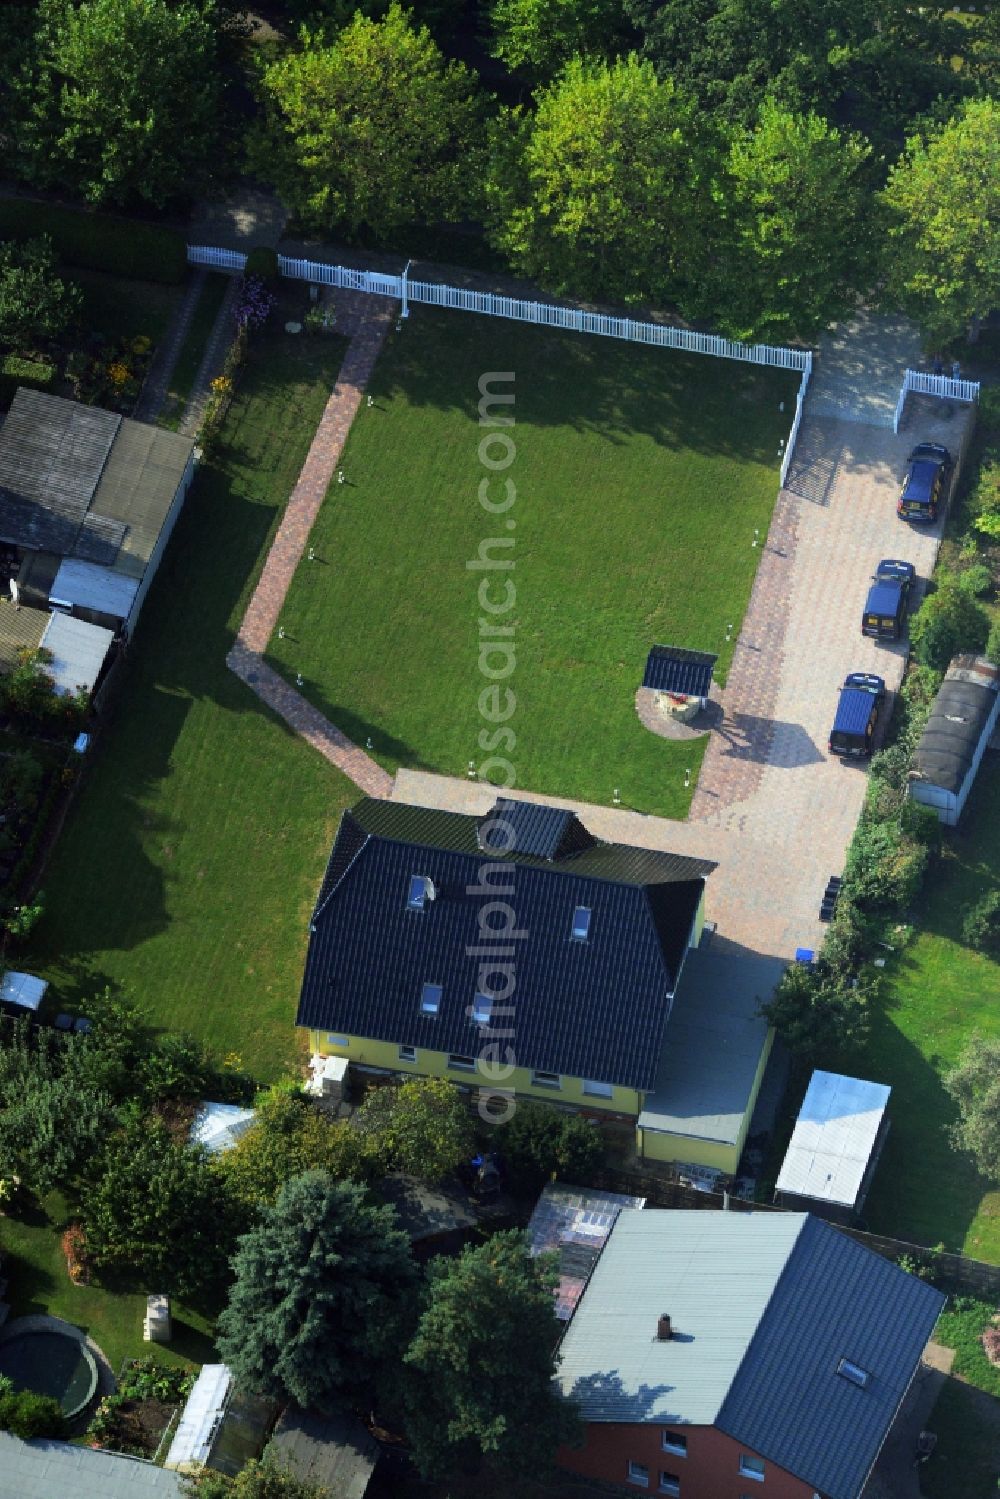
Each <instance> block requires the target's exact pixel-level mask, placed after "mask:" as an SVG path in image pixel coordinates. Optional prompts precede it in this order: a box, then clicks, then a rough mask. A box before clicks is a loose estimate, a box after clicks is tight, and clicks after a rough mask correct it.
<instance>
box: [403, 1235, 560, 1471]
mask: <svg viewBox="0 0 1000 1499" xmlns="http://www.w3.org/2000/svg"><path fill="white" fill-rule="evenodd" d="M553 1284H554V1277H553V1274H552V1272H551V1271H550V1270H549V1269H548V1268H547V1267H546V1266H543V1265H540V1264H539V1262H538V1261H537V1260H533V1259H532V1258H531V1256H530V1255H529V1254H528V1251H527V1247H526V1244H525V1240H524V1236H523V1234H520V1233H501V1234H496V1235H495V1236H494V1237H493V1238H491V1239H490V1240H489V1241H488V1242H487V1243H485V1244H482V1245H480V1246H478V1247H476V1248H474V1249H473V1248H469V1249H465V1250H463V1252H462V1254H461V1255H459V1257H458V1258H457V1259H446V1258H444V1257H443V1256H441V1257H439V1258H437V1259H434V1260H432V1261H431V1263H430V1265H429V1266H428V1269H427V1285H426V1292H425V1301H424V1309H423V1312H422V1315H421V1317H420V1322H419V1325H418V1327H417V1331H416V1335H415V1336H414V1338H413V1341H412V1342H411V1344H410V1346H409V1348H408V1349H407V1352H406V1355H405V1357H404V1360H403V1365H404V1379H403V1394H404V1400H405V1407H406V1412H407V1416H406V1430H407V1435H408V1436H409V1439H410V1443H411V1447H412V1451H413V1456H414V1460H415V1462H416V1464H417V1466H418V1468H419V1469H420V1471H421V1473H423V1474H424V1475H425V1476H429V1475H431V1474H433V1475H434V1476H435V1477H442V1476H445V1475H447V1474H449V1473H451V1472H455V1471H457V1470H463V1471H468V1470H469V1469H470V1468H472V1467H475V1466H477V1465H483V1466H485V1467H487V1468H490V1469H492V1470H494V1471H496V1472H498V1473H501V1474H505V1475H509V1476H511V1477H517V1476H525V1477H528V1476H530V1477H538V1476H539V1475H540V1474H544V1473H545V1471H546V1469H547V1468H548V1467H550V1466H551V1463H552V1459H553V1457H554V1455H555V1451H556V1448H557V1447H558V1446H559V1444H560V1443H561V1442H564V1441H571V1440H572V1439H573V1437H574V1436H575V1433H576V1430H577V1418H576V1412H575V1408H574V1407H573V1406H572V1405H571V1404H570V1403H569V1402H567V1401H565V1400H564V1399H563V1398H562V1397H561V1396H560V1395H559V1394H558V1393H557V1392H556V1390H555V1386H554V1383H553V1376H554V1374H555V1369H556V1355H555V1346H556V1342H557V1340H558V1335H559V1324H558V1322H557V1321H556V1316H555V1308H554V1302H553V1297H552V1291H553Z"/></svg>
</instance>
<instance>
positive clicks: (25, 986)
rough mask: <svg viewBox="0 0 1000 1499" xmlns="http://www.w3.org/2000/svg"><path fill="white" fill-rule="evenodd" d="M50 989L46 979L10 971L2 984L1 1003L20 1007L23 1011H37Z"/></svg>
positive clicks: (0, 987)
mask: <svg viewBox="0 0 1000 1499" xmlns="http://www.w3.org/2000/svg"><path fill="white" fill-rule="evenodd" d="M48 987H49V985H48V981H47V980H46V979H40V978H36V976H35V975H34V974H33V973H16V972H15V971H14V970H13V969H10V970H8V972H7V973H5V974H4V976H3V981H2V982H0V1001H2V1002H3V1003H4V1004H7V1005H20V1006H21V1008H22V1010H37V1009H38V1006H39V1005H40V1004H41V1002H42V1000H43V999H44V998H45V991H46V990H47V989H48Z"/></svg>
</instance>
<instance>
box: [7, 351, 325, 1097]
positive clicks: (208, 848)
mask: <svg viewBox="0 0 1000 1499" xmlns="http://www.w3.org/2000/svg"><path fill="white" fill-rule="evenodd" d="M342 352H343V344H342V341H341V340H339V339H316V340H311V339H303V338H299V339H293V338H289V337H288V336H287V335H285V334H283V333H278V334H272V335H269V336H268V337H267V338H265V339H264V340H262V341H261V342H260V343H259V344H257V345H255V348H254V352H253V356H252V360H251V364H250V367H249V369H248V370H247V372H246V375H245V378H244V380H243V382H242V384H241V386H240V389H239V392H238V395H237V398H236V401H235V403H234V406H233V409H232V413H231V416H230V419H229V422H228V425H227V428H226V431H225V434H224V435H225V445H224V446H223V447H222V449H221V450H220V452H219V455H218V457H217V458H216V459H215V460H214V461H213V462H212V464H211V465H210V466H208V467H207V468H204V469H203V470H202V471H201V473H200V474H199V476H198V477H197V479H196V481H195V485H194V487H193V489H192V492H191V494H190V495H189V497H188V501H187V504H186V506H185V509H184V512H183V514H182V516H181V519H180V522H179V523H178V527H177V531H176V533H175V537H174V539H173V540H172V542H171V545H170V548H169V551H168V553H167V556H166V559H165V562H164V565H163V567H162V568H161V571H160V574H159V576H158V578H157V581H156V583H155V584H154V586H153V589H152V590H151V592H150V596H149V599H148V600H147V603H146V606H145V609H144V612H143V616H142V619H141V621H140V624H139V629H138V632H137V637H136V642H135V644H134V645H133V647H132V649H131V653H130V661H129V668H128V677H127V680H126V683H125V686H124V691H123V695H122V697H121V700H120V702H119V705H118V709H117V713H116V716H115V719H114V721H113V722H112V723H111V724H110V725H109V726H108V728H107V729H106V731H105V732H104V733H103V734H102V736H101V738H100V741H99V743H98V746H97V749H96V753H95V758H94V761H93V764H92V765H91V766H90V768H89V772H88V774H87V776H86V779H85V781H84V784H83V787H82V789H81V791H80V794H79V796H78V799H77V802H76V804H75V807H74V809H73V812H72V813H71V816H70V818H69V821H68V823H67V825H66V827H65V829H64V831H63V833H62V836H61V838H60V840H59V843H58V845H57V848H56V850H55V853H54V855H53V858H52V862H51V864H50V866H49V868H48V869H47V870H46V872H45V875H44V879H43V887H44V890H45V900H46V914H45V917H44V919H43V921H42V922H41V923H40V925H39V926H38V928H37V929H36V932H35V933H34V934H33V937H32V939H31V944H30V949H29V950H27V951H26V952H25V953H24V954H23V957H22V959H21V961H23V966H25V967H27V968H28V969H30V970H32V971H37V972H40V973H43V974H44V975H45V976H46V977H47V978H49V979H51V980H52V982H53V986H54V996H55V1002H56V1004H57V1005H62V1004H70V1005H73V1006H76V1007H79V1008H86V1003H87V999H88V996H90V995H91V994H93V993H94V991H95V989H96V988H98V987H99V986H101V985H104V984H105V983H114V984H121V985H125V986H127V987H128V988H129V990H130V991H131V992H132V994H133V995H134V997H135V999H136V1001H137V1002H138V1004H139V1005H140V1007H141V1008H142V1009H143V1011H144V1012H145V1013H146V1014H147V1015H148V1016H149V1017H150V1019H151V1020H152V1021H153V1022H154V1023H155V1024H156V1025H159V1026H163V1027H164V1028H167V1029H173V1028H186V1029H189V1030H191V1031H194V1032H195V1033H196V1034H198V1035H199V1036H201V1037H203V1038H205V1039H206V1040H208V1041H210V1042H212V1043H213V1044H215V1045H216V1046H217V1047H218V1049H219V1051H220V1052H221V1053H223V1054H225V1053H228V1052H236V1053H238V1054H239V1055H240V1056H241V1058H242V1060H243V1062H244V1064H245V1065H246V1066H247V1067H248V1068H249V1069H250V1070H251V1071H253V1072H254V1073H255V1074H256V1075H257V1076H259V1077H261V1078H265V1079H266V1078H273V1077H274V1076H276V1075H277V1074H278V1073H280V1072H281V1071H282V1069H283V1068H284V1067H286V1066H287V1065H288V1064H289V1063H291V1062H292V1061H293V1060H294V1059H295V1057H296V1056H297V1044H298V1043H297V1041H296V1037H295V1033H294V1029H293V1024H294V1018H295V1008H296V1001H297V995H298V986H299V980H300V977H301V968H302V962H303V958H304V954H305V943H306V933H307V929H308V917H309V912H310V909H311V905H312V902H313V900H314V898H315V894H316V890H317V888H318V885H319V880H320V877H321V874H322V870H323V866H324V861H325V859H326V856H327V853H328V851H329V847H330V842H331V839H332V835H333V832H334V828H335V825H336V821H337V818H338V815H339V813H340V810H341V809H342V808H343V807H344V806H345V805H346V804H347V803H349V802H350V801H351V800H352V797H353V795H354V791H353V788H352V787H351V785H350V784H349V783H348V782H347V781H346V780H345V779H344V778H343V777H341V776H340V775H339V774H338V773H337V772H335V771H334V770H333V769H332V768H331V767H330V766H329V765H328V764H327V763H326V762H325V761H324V760H323V759H321V757H320V756H319V755H317V754H316V753H315V752H314V751H313V750H311V749H309V748H308V747H307V746H306V745H305V744H304V743H302V742H301V741H300V740H298V739H297V738H296V737H295V736H294V735H293V734H291V733H290V732H289V731H288V730H287V729H286V728H285V727H284V726H283V725H282V724H281V723H280V722H279V721H278V720H277V719H275V718H274V717H272V715H271V714H270V713H268V712H267V711H265V710H264V709H263V707H262V706H261V705H260V703H259V702H258V700H257V699H256V698H255V697H254V696H253V695H252V693H250V692H249V691H248V690H247V689H246V688H245V687H243V686H242V685H241V684H240V683H239V682H238V681H237V680H236V678H235V677H234V676H232V674H231V673H230V672H229V671H228V670H227V668H226V665H225V656H226V651H227V649H228V647H229V645H230V643H231V641H232V639H233V635H234V633H235V628H236V625H237V624H238V621H239V620H240V618H241V617H242V614H243V611H244V608H245V605H246V601H247V598H248V596H249V592H250V589H251V586H252V582H253V581H254V580H255V578H256V575H257V573H258V571H259V568H260V565H261V562H262V560H263V557H264V554H265V552H266V550H267V546H268V544H269V540H270V537H271V535H272V533H273V530H274V527H275V524H276V522H277V519H278V516H279V513H280V511H281V509H282V507H283V505H284V502H285V501H286V499H287V497H288V495H289V493H290V491H291V489H292V487H293V485H294V483H295V479H296V476H297V474H298V471H299V468H300V466H301V464H302V460H303V458H304V455H305V453H306V451H307V448H308V445H309V442H310V440H311V438H312V435H313V432H314V430H315V427H316V424H317V422H318V420H319V417H320V414H321V412H322V410H323V406H324V403H325V401H326V399H327V397H328V394H329V391H330V388H331V386H332V384H333V382H334V381H335V378H336V374H337V370H338V367H339V363H340V359H341V357H342Z"/></svg>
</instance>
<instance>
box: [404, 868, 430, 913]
mask: <svg viewBox="0 0 1000 1499" xmlns="http://www.w3.org/2000/svg"><path fill="white" fill-rule="evenodd" d="M426 900H427V877H426V875H422V874H411V875H410V892H409V894H408V895H407V897H406V909H407V910H408V911H422V910H423V909H424V905H425V903H426Z"/></svg>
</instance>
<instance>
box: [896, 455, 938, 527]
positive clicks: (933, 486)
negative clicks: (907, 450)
mask: <svg viewBox="0 0 1000 1499" xmlns="http://www.w3.org/2000/svg"><path fill="white" fill-rule="evenodd" d="M907 465H908V466H907V470H906V478H905V479H904V480H903V487H902V489H901V490H900V494H899V499H898V501H897V502H896V514H897V515H898V516H900V517H901V518H902V519H903V520H912V521H917V522H920V523H926V524H929V523H930V522H931V521H935V520H937V513H938V507H939V506H940V505H942V504H943V503H944V500H945V497H946V495H947V493H948V475H949V474H950V472H951V454H950V453H949V452H948V449H947V448H946V447H944V446H943V444H942V443H939V442H919V443H917V446H916V447H915V448H914V449H913V452H912V453H911V454H910V456H909V458H908V460H907Z"/></svg>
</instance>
